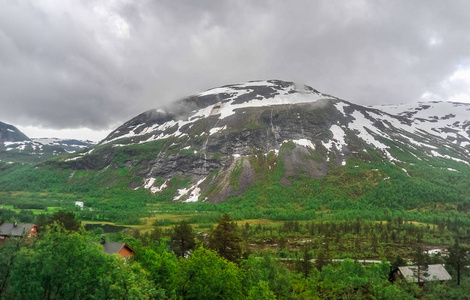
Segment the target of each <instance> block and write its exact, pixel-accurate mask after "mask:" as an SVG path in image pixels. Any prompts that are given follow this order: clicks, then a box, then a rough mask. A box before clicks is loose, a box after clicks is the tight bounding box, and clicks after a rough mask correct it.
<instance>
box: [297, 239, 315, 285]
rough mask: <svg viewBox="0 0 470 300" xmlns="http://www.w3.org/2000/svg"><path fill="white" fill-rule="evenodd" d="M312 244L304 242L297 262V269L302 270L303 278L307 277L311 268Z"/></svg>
mask: <svg viewBox="0 0 470 300" xmlns="http://www.w3.org/2000/svg"><path fill="white" fill-rule="evenodd" d="M312 259H313V255H312V245H311V244H310V243H306V244H305V245H304V246H303V248H302V258H301V259H300V260H299V261H298V262H297V264H298V265H297V269H298V270H299V271H300V272H302V274H303V275H304V278H307V277H308V275H309V274H310V271H311V270H312V262H311V260H312Z"/></svg>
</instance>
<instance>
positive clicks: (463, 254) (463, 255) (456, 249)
mask: <svg viewBox="0 0 470 300" xmlns="http://www.w3.org/2000/svg"><path fill="white" fill-rule="evenodd" d="M448 250H449V256H448V258H447V263H448V264H449V265H451V266H452V267H453V268H454V269H455V271H456V272H457V284H458V285H460V277H461V272H462V270H463V268H464V267H465V266H466V265H467V264H468V263H469V259H468V257H469V254H468V253H469V250H468V249H467V248H465V247H463V246H461V245H460V243H459V240H458V239H456V240H455V243H454V245H452V246H451V247H450V248H449V249H448Z"/></svg>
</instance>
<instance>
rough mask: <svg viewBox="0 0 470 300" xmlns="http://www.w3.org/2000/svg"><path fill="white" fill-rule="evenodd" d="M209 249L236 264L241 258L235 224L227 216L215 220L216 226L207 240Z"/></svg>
mask: <svg viewBox="0 0 470 300" xmlns="http://www.w3.org/2000/svg"><path fill="white" fill-rule="evenodd" d="M209 248H210V249H212V250H215V251H217V253H219V255H220V256H221V257H223V258H225V259H227V260H229V261H231V262H238V261H239V259H240V257H241V252H242V250H241V246H240V236H239V234H238V230H237V224H236V223H235V222H232V219H231V218H230V216H229V215H228V214H224V215H222V216H221V217H220V218H218V219H217V226H216V227H215V229H214V230H213V231H212V234H211V235H210V238H209Z"/></svg>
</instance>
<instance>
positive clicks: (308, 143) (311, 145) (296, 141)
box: [275, 139, 315, 154]
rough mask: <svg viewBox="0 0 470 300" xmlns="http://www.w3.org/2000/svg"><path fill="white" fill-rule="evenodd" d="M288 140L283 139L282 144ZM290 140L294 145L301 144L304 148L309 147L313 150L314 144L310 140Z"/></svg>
mask: <svg viewBox="0 0 470 300" xmlns="http://www.w3.org/2000/svg"><path fill="white" fill-rule="evenodd" d="M288 142H289V141H288V140H285V141H284V142H282V143H283V144H284V143H288ZM292 142H294V143H295V144H296V145H299V146H303V147H306V148H311V149H313V150H315V145H314V144H312V142H311V141H310V140H307V139H298V140H292ZM275 151H276V150H275ZM276 154H277V153H276Z"/></svg>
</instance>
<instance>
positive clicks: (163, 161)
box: [49, 80, 470, 203]
mask: <svg viewBox="0 0 470 300" xmlns="http://www.w3.org/2000/svg"><path fill="white" fill-rule="evenodd" d="M434 105H438V104H436V103H435V104H434ZM442 105H443V106H446V105H450V106H453V107H455V105H457V104H447V103H442ZM431 107H433V106H432V105H431V106H430V108H431ZM427 109H428V108H426V105H425V104H423V105H422V106H419V107H417V108H413V107H411V106H410V107H408V108H405V109H403V108H402V109H400V108H398V107H397V108H394V107H391V106H389V107H380V108H377V107H363V106H359V105H355V104H353V103H350V102H347V101H344V100H341V99H338V98H336V97H333V96H330V95H326V94H323V93H321V92H319V91H317V90H315V89H313V88H311V87H309V86H305V85H297V84H295V83H292V82H284V81H278V80H269V81H253V82H247V83H244V84H236V85H227V86H223V87H220V88H215V89H211V90H208V91H206V92H203V93H200V94H198V95H194V96H191V97H188V98H185V99H182V100H180V101H179V102H177V103H175V104H174V105H171V106H167V107H161V108H159V109H156V110H151V111H147V112H144V113H142V114H140V115H139V116H137V117H135V118H133V119H131V120H129V121H128V122H126V123H125V124H123V125H122V126H120V127H119V128H117V129H116V130H115V131H113V132H112V133H111V134H110V135H109V136H108V137H107V138H106V139H104V140H103V141H101V142H100V143H99V144H98V145H97V146H96V147H94V148H92V149H88V150H85V151H82V152H79V153H75V154H71V155H66V156H64V157H61V158H60V159H58V160H56V161H54V162H50V163H49V164H51V165H55V166H58V167H60V168H63V169H72V170H85V171H86V170H92V171H96V172H101V171H103V170H108V169H109V168H111V169H126V170H128V172H131V174H132V176H130V178H132V179H131V180H130V182H129V183H128V185H127V186H128V187H129V188H132V189H148V190H149V192H151V193H154V194H160V193H165V194H166V195H168V197H170V198H171V199H173V200H175V201H183V202H195V201H207V202H212V203H217V202H221V201H225V200H226V199H227V198H228V197H230V196H238V195H241V194H243V193H244V192H245V191H246V190H247V189H249V188H250V187H251V186H253V184H254V183H256V182H260V181H263V180H267V178H276V179H275V180H277V181H278V182H280V183H281V184H282V185H284V186H290V185H292V181H293V180H295V178H299V177H302V176H307V177H310V178H323V177H324V176H325V175H327V174H330V173H331V172H333V171H335V170H337V169H338V168H342V167H343V168H344V167H359V165H360V164H361V163H370V162H383V163H384V164H387V165H390V166H392V167H393V168H395V169H397V170H399V172H401V173H402V174H403V176H409V177H412V176H415V174H417V172H416V171H415V170H416V168H417V167H416V166H417V165H420V164H423V165H427V166H431V167H433V166H434V167H435V168H440V169H444V170H447V171H450V172H458V170H457V168H459V167H465V168H466V167H468V165H469V162H468V161H469V160H468V154H469V151H470V148H469V145H470V140H469V134H468V132H467V131H466V128H467V124H468V121H466V120H470V117H469V118H467V117H466V116H463V117H460V116H459V112H462V111H463V110H462V109H457V110H456V111H455V112H449V111H448V110H446V109H444V108H442V107H441V108H438V109H437V112H439V114H438V115H433V114H434V113H432V114H430V115H429V114H427V115H426V116H427V118H425V117H424V115H422V112H424V111H426V110H427ZM449 110H451V108H449ZM465 111H466V110H465ZM442 113H444V114H445V115H442ZM74 174H75V173H72V174H71V179H70V180H71V181H74V180H76V181H77V182H78V181H80V180H83V179H82V178H74ZM273 174H274V175H273ZM276 174H277V175H276ZM361 176H364V178H365V180H368V179H367V178H368V176H372V177H374V176H375V175H374V174H373V175H370V172H367V173H364V174H362V175H361ZM374 178H375V179H374V180H387V178H386V177H385V178H378V177H377V176H375V177H374ZM270 180H271V179H270ZM371 184H372V185H373V184H374V183H371Z"/></svg>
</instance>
